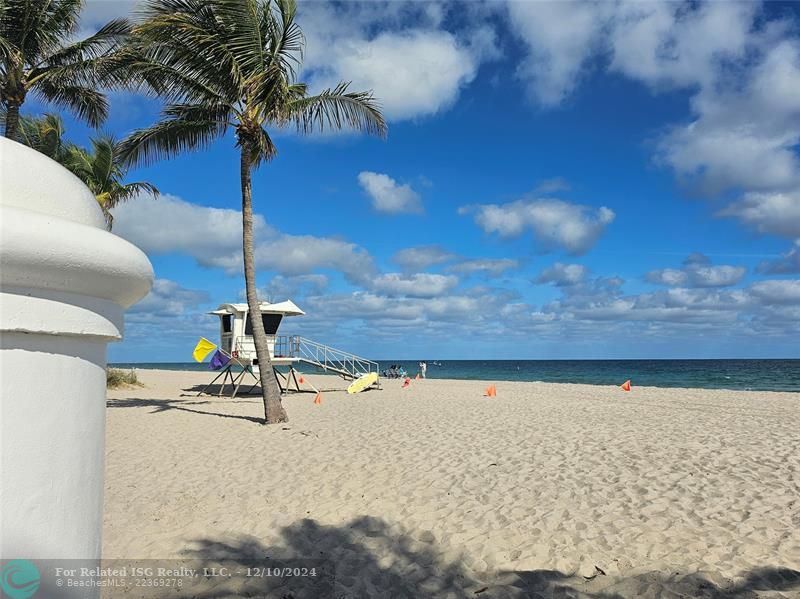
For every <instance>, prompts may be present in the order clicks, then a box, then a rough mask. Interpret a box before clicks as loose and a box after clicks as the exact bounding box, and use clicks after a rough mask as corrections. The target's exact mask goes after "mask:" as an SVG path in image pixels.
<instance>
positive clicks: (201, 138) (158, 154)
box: [120, 118, 226, 165]
mask: <svg viewBox="0 0 800 599" xmlns="http://www.w3.org/2000/svg"><path fill="white" fill-rule="evenodd" d="M225 129H226V127H225V125H223V124H220V123H219V122H218V121H215V120H210V119H205V120H196V121H190V120H185V119H180V118H168V119H163V120H161V121H159V122H157V123H155V124H154V125H151V126H150V127H146V128H144V129H138V130H136V131H134V132H133V133H131V134H130V135H129V136H128V137H127V138H126V139H124V140H123V141H122V142H121V143H120V160H121V162H122V163H123V164H126V165H134V164H151V163H152V162H154V161H156V160H159V159H161V158H171V157H173V156H177V155H178V154H180V153H182V152H184V151H186V150H194V149H197V148H201V147H204V146H207V145H209V144H210V143H211V142H212V141H214V139H216V138H217V137H221V136H222V135H224V133H225Z"/></svg>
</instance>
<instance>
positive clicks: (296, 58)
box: [261, 0, 306, 80]
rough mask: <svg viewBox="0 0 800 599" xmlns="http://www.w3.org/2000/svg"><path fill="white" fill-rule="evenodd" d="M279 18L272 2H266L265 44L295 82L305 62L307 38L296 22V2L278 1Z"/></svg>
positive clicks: (263, 12) (264, 9) (262, 18)
mask: <svg viewBox="0 0 800 599" xmlns="http://www.w3.org/2000/svg"><path fill="white" fill-rule="evenodd" d="M276 4H277V8H278V11H277V12H278V16H279V17H280V19H278V18H276V16H275V11H273V10H272V4H271V3H270V2H264V3H263V4H262V5H261V6H262V15H261V20H262V23H263V24H262V28H263V30H264V32H265V33H266V34H267V37H266V38H265V39H264V41H263V43H264V44H265V45H266V46H268V48H269V49H270V53H271V55H272V60H273V61H277V62H278V63H279V64H280V65H281V67H282V68H283V70H285V71H286V72H287V73H288V75H289V78H290V79H291V80H294V79H295V77H296V75H297V73H296V69H297V68H299V66H300V64H301V63H302V60H303V46H304V45H305V41H306V40H305V36H304V35H303V31H302V29H300V26H299V25H298V24H297V23H296V22H295V16H296V14H297V2H296V0H276Z"/></svg>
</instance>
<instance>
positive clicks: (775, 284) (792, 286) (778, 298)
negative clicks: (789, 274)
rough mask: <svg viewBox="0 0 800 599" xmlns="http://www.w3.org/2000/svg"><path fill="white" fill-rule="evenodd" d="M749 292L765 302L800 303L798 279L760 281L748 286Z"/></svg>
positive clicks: (799, 282) (799, 281) (799, 283)
mask: <svg viewBox="0 0 800 599" xmlns="http://www.w3.org/2000/svg"><path fill="white" fill-rule="evenodd" d="M750 291H751V293H752V294H753V295H754V296H756V297H758V298H759V299H760V300H761V301H763V302H764V303H766V304H790V305H800V280H797V279H795V280H773V281H760V282H758V283H755V284H753V285H752V286H751V287H750Z"/></svg>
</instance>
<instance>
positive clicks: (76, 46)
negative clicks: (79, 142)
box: [0, 0, 130, 140]
mask: <svg viewBox="0 0 800 599" xmlns="http://www.w3.org/2000/svg"><path fill="white" fill-rule="evenodd" d="M82 7H83V0H2V1H0V101H2V104H3V107H4V108H5V109H6V112H7V114H6V122H5V136H6V137H8V138H10V139H14V140H16V139H17V135H18V130H19V109H20V106H22V105H23V104H24V102H25V100H26V98H27V96H28V94H33V95H34V96H35V97H37V98H39V99H41V100H44V101H47V102H51V103H53V104H55V105H57V106H61V107H63V108H66V109H68V110H70V111H71V112H73V113H74V114H75V115H76V116H77V117H78V118H80V119H82V120H84V121H86V122H87V123H88V124H89V125H91V126H93V127H96V126H98V125H99V124H100V123H102V122H103V121H104V120H105V118H106V116H107V114H108V102H107V100H106V98H105V96H104V95H103V94H102V93H101V92H99V91H97V89H96V87H97V85H99V84H101V83H118V81H117V79H116V76H117V74H119V73H120V70H119V69H118V68H116V63H115V57H114V54H113V51H114V49H115V48H116V47H117V46H118V45H119V43H120V42H121V41H122V40H123V39H124V38H125V37H126V36H127V33H128V31H129V29H130V26H129V24H128V22H127V21H126V20H125V19H116V20H113V21H111V22H109V23H108V24H107V25H105V26H104V27H103V28H102V29H100V30H99V31H98V32H97V33H95V34H94V35H92V36H90V37H88V38H86V39H84V40H81V41H76V42H71V41H70V40H71V39H72V37H73V36H74V35H75V33H76V31H77V28H78V18H79V16H80V12H81V8H82Z"/></svg>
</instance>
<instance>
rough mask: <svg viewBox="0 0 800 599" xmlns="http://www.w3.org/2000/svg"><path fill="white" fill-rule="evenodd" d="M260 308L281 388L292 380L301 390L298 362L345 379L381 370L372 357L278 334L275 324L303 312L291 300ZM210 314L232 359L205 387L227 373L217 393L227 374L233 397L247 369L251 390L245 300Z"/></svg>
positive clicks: (252, 357) (251, 348)
mask: <svg viewBox="0 0 800 599" xmlns="http://www.w3.org/2000/svg"><path fill="white" fill-rule="evenodd" d="M260 310H261V320H262V322H263V323H264V331H265V332H266V334H267V345H268V347H269V354H270V358H271V360H272V366H273V369H274V371H275V377H276V378H277V380H278V384H279V385H280V387H281V391H284V392H285V391H289V390H292V389H290V383H292V382H293V383H294V386H295V389H293V390H296V391H300V385H299V383H298V375H299V370H298V369H299V368H300V365H301V364H306V365H309V366H313V367H314V368H317V369H320V370H323V371H325V372H330V373H334V374H337V375H339V376H341V377H342V378H343V379H345V380H355V379H358V378H360V377H362V376H364V375H365V374H369V373H372V372H375V373H378V374H380V366H379V364H378V363H377V362H374V361H372V360H367V359H366V358H361V357H359V356H356V355H355V354H351V353H348V352H345V351H342V350H339V349H335V348H333V347H330V346H327V345H323V344H321V343H317V342H316V341H312V340H311V339H306V338H305V337H300V336H297V335H278V328H279V327H280V325H281V323H282V322H283V319H284V318H286V317H290V316H303V315H304V314H305V312H303V310H301V309H300V308H298V307H297V305H296V304H295V303H294V302H292V301H291V300H285V301H282V302H278V303H269V302H261V304H260ZM209 314H213V315H215V316H218V317H219V320H220V323H219V339H220V342H219V347H220V350H221V351H222V352H223V353H225V354H227V355H228V356H230V357H231V362H230V363H229V364H228V366H227V367H226V368H225V370H224V371H223V372H222V373H220V374H219V375H218V376H217V378H215V379H214V380H213V381H211V383H209V385H207V386H206V389H208V387H210V386H211V385H213V384H214V382H216V381H217V379H219V378H220V376H223V375H226V378H225V379H223V384H222V388H221V389H220V393H219V394H220V395H221V394H222V392H223V390H224V388H225V384H226V381H227V380H228V377H230V381H231V386H232V393H231V397H235V396H236V393H237V392H238V390H239V386H240V385H241V383H242V380H243V379H244V377H245V376H246V375H247V374H248V373H249V374H251V375H253V378H255V379H256V383H255V384H254V385H252V386H251V387H250V390H252V389H253V387H255V385H256V384H258V357H257V356H256V346H255V342H254V341H253V328H252V321H251V320H250V310H249V308H248V306H247V304H221V305H220V306H219V308H217V309H216V310H213V311H211V312H209ZM233 366H240V367H241V372H239V373H238V374H237V375H236V376H234V375H233V373H232V372H231V368H232V367H233ZM279 366H283V367H285V366H288V367H289V370H288V372H282V371H281V370H278V368H277V367H279ZM375 386H377V387H379V386H380V382H379V381H377V382H376V384H375ZM206 389H203V391H201V392H200V394H202V393H204V392H205V390H206ZM198 395H199V394H198Z"/></svg>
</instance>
